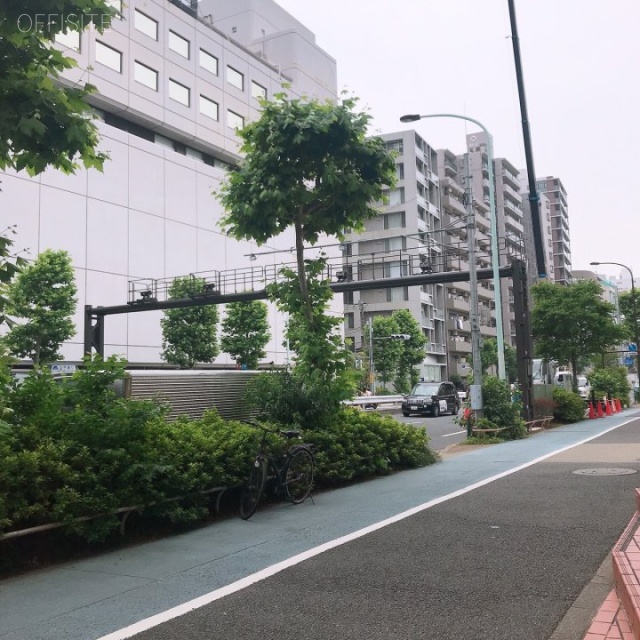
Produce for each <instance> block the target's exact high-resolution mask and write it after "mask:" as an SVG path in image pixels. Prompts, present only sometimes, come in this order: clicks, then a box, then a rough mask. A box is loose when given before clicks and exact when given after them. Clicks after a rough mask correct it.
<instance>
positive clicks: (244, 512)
mask: <svg viewBox="0 0 640 640" xmlns="http://www.w3.org/2000/svg"><path fill="white" fill-rule="evenodd" d="M266 479H267V461H266V460H260V459H258V458H256V461H255V462H254V463H253V467H252V468H251V473H250V474H249V479H248V480H247V481H246V482H245V484H244V486H243V487H242V493H241V494H240V517H241V518H242V519H243V520H248V519H249V518H250V517H251V516H252V515H253V514H254V513H255V512H256V509H257V508H258V504H259V503H260V497H261V496H262V492H263V490H264V484H265V482H266Z"/></svg>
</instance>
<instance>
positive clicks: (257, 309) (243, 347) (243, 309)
mask: <svg viewBox="0 0 640 640" xmlns="http://www.w3.org/2000/svg"><path fill="white" fill-rule="evenodd" d="M225 310H226V315H225V318H224V320H223V321H222V337H221V339H220V346H221V348H222V350H223V351H224V352H225V353H228V354H229V355H231V356H233V357H234V358H235V359H236V362H237V363H238V364H244V365H246V367H247V368H248V369H257V367H258V361H259V360H260V359H262V358H264V357H265V356H266V355H267V353H266V351H265V350H264V348H265V346H266V345H267V343H268V342H269V339H270V337H271V336H270V333H269V321H268V319H267V305H266V304H265V303H264V302H260V301H259V300H252V301H249V302H231V303H229V304H228V305H227V306H226V309H225Z"/></svg>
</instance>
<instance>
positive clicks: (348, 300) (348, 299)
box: [344, 291, 353, 304]
mask: <svg viewBox="0 0 640 640" xmlns="http://www.w3.org/2000/svg"><path fill="white" fill-rule="evenodd" d="M344 304H353V291H345V293H344Z"/></svg>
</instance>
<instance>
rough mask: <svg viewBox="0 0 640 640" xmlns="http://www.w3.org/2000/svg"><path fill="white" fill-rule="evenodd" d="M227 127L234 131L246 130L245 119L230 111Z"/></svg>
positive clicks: (228, 112)
mask: <svg viewBox="0 0 640 640" xmlns="http://www.w3.org/2000/svg"><path fill="white" fill-rule="evenodd" d="M227 126H228V127H231V128H232V129H242V128H244V118H243V117H242V116H241V115H240V114H238V113H236V112H235V111H231V109H229V110H228V111H227Z"/></svg>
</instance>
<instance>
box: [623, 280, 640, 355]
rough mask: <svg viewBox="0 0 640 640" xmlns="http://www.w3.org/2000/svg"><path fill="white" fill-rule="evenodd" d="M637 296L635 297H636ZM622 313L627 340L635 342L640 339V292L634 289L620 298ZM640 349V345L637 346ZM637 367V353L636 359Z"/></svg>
mask: <svg viewBox="0 0 640 640" xmlns="http://www.w3.org/2000/svg"><path fill="white" fill-rule="evenodd" d="M634 294H635V296H634ZM618 303H619V305H620V313H621V314H622V317H623V318H624V324H623V326H624V328H625V331H626V332H627V339H628V340H630V341H631V342H635V341H636V340H637V339H638V337H640V291H638V290H637V289H634V290H633V292H631V291H625V292H624V293H621V294H620V297H619V298H618ZM637 346H638V347H639V348H640V345H637ZM634 360H635V364H636V366H637V363H638V359H637V352H636V357H635V358H634Z"/></svg>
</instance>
